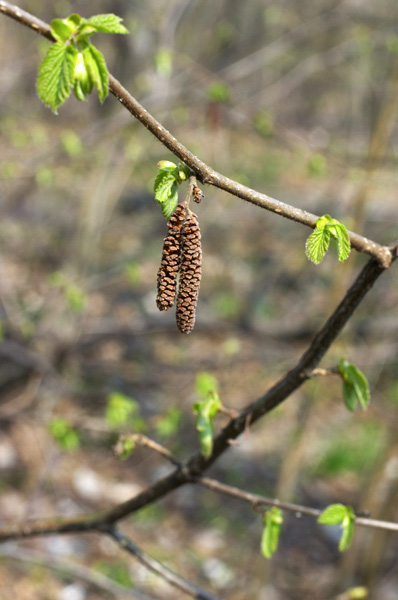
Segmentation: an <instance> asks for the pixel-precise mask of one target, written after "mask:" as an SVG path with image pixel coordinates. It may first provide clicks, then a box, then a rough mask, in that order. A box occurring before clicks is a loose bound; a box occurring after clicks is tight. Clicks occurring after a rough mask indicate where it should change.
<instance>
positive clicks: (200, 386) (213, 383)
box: [195, 371, 218, 400]
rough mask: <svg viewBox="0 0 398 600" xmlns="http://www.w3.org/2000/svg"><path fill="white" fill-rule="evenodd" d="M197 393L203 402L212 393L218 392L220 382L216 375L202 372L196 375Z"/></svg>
mask: <svg viewBox="0 0 398 600" xmlns="http://www.w3.org/2000/svg"><path fill="white" fill-rule="evenodd" d="M195 392H196V395H197V396H199V398H201V399H202V400H205V399H206V398H207V396H208V395H209V394H210V393H212V392H218V381H217V379H216V378H215V376H214V375H212V374H211V373H208V372H207V371H201V372H199V373H197V374H196V378H195Z"/></svg>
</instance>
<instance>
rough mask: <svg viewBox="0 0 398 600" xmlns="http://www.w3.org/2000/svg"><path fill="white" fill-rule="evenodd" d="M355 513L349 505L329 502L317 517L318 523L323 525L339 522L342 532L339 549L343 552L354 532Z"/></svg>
mask: <svg viewBox="0 0 398 600" xmlns="http://www.w3.org/2000/svg"><path fill="white" fill-rule="evenodd" d="M354 522H355V514H354V511H353V509H352V507H351V506H344V504H331V505H330V506H327V507H326V508H325V510H324V511H323V512H322V514H321V515H320V516H319V517H318V523H322V524H323V525H338V524H341V527H342V533H341V538H340V541H339V550H340V552H344V550H347V548H348V547H349V545H350V544H351V540H352V536H353V533H354Z"/></svg>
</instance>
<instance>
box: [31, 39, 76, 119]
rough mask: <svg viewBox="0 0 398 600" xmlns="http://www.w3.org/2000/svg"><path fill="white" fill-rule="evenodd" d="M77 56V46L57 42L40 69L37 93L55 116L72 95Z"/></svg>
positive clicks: (50, 49)
mask: <svg viewBox="0 0 398 600" xmlns="http://www.w3.org/2000/svg"><path fill="white" fill-rule="evenodd" d="M77 55H78V52H77V50H76V48H75V46H73V45H68V46H65V44H63V43H62V42H55V43H54V44H53V45H52V46H51V47H50V48H49V50H48V52H47V54H46V56H45V57H44V60H43V61H42V63H41V65H40V67H39V73H38V78H37V92H38V94H39V97H40V99H41V100H42V101H43V102H44V104H47V105H48V106H50V107H51V108H52V110H53V111H54V113H55V114H57V108H58V107H59V106H61V105H62V104H63V103H64V102H65V100H66V99H67V98H68V96H69V94H70V90H71V86H72V85H73V83H74V71H75V66H76V62H77Z"/></svg>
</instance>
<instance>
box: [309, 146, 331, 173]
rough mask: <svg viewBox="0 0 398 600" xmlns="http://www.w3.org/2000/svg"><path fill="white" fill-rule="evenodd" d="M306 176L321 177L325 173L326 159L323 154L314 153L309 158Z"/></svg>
mask: <svg viewBox="0 0 398 600" xmlns="http://www.w3.org/2000/svg"><path fill="white" fill-rule="evenodd" d="M307 170H308V175H310V176H316V177H321V176H322V177H323V176H324V175H326V171H327V159H326V156H324V155H323V154H319V152H316V153H315V154H313V155H312V156H311V158H310V159H309V161H308V165H307Z"/></svg>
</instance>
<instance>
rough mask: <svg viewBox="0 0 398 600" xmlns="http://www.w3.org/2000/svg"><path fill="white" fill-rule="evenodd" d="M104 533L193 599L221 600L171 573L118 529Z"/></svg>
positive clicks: (105, 529) (106, 530) (111, 528)
mask: <svg viewBox="0 0 398 600" xmlns="http://www.w3.org/2000/svg"><path fill="white" fill-rule="evenodd" d="M103 531H104V532H105V533H107V534H108V535H109V536H110V537H111V538H112V539H113V540H115V542H116V543H117V545H118V546H120V548H122V550H125V551H126V552H128V553H129V554H131V555H132V556H135V558H137V559H138V560H139V561H140V563H142V564H143V565H144V566H145V567H146V568H147V569H150V570H151V571H153V572H154V573H156V574H157V575H159V576H160V577H162V579H164V580H165V581H167V583H169V584H170V585H172V586H174V587H176V588H177V589H179V590H181V591H183V592H185V593H186V594H188V595H189V596H192V597H193V598H197V600H220V599H219V598H217V597H216V596H213V594H210V593H208V592H206V591H205V590H202V589H201V588H200V587H198V586H197V585H194V584H193V583H190V582H189V581H187V580H186V579H183V578H182V577H180V576H179V575H176V573H173V571H170V569H167V568H166V567H165V566H163V565H162V564H161V563H159V562H158V561H157V560H155V559H154V558H152V557H151V556H149V554H147V553H146V552H144V551H143V550H141V548H138V546H136V545H135V544H133V542H132V541H131V540H129V538H127V537H126V536H125V535H123V533H122V532H121V531H119V529H116V527H108V528H104V529H103Z"/></svg>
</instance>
